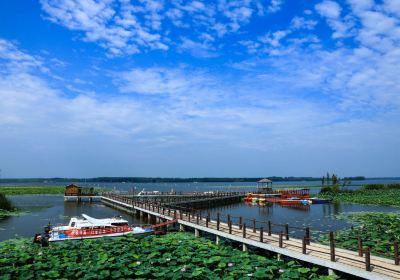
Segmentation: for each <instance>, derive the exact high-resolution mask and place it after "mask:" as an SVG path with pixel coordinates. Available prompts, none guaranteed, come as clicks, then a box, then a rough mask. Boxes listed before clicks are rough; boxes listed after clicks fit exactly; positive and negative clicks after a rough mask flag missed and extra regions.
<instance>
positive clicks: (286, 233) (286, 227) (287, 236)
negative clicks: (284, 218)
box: [285, 224, 289, 240]
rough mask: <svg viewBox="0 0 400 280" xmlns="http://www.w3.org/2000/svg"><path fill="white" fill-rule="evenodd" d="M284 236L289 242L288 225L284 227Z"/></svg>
mask: <svg viewBox="0 0 400 280" xmlns="http://www.w3.org/2000/svg"><path fill="white" fill-rule="evenodd" d="M285 236H286V240H289V225H288V224H286V225H285Z"/></svg>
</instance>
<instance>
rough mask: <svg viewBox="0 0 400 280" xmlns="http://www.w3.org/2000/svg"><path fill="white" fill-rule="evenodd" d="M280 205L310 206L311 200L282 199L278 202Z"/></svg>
mask: <svg viewBox="0 0 400 280" xmlns="http://www.w3.org/2000/svg"><path fill="white" fill-rule="evenodd" d="M278 202H279V203H280V204H281V205H300V204H302V205H310V204H311V203H312V201H311V200H308V199H299V198H294V197H292V198H290V199H283V200H279V201H278Z"/></svg>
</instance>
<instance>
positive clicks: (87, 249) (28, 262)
mask: <svg viewBox="0 0 400 280" xmlns="http://www.w3.org/2000/svg"><path fill="white" fill-rule="evenodd" d="M50 246H51V247H49V248H41V247H39V246H37V245H36V244H35V245H33V244H32V243H31V240H27V239H14V240H8V241H4V242H1V243H0V275H2V277H3V279H17V278H18V279H27V278H34V279H60V278H65V279H120V278H137V279H149V278H150V279H155V278H161V279H186V278H196V279H221V278H222V277H223V278H224V279H250V278H263V279H277V278H281V279H332V278H330V277H328V276H320V275H318V273H320V271H319V269H318V268H317V267H311V268H309V267H304V266H301V265H299V264H298V263H297V262H295V261H289V262H284V261H282V260H277V259H276V258H270V259H268V258H266V257H263V256H259V255H256V254H253V253H245V252H241V251H239V250H236V249H232V247H229V246H224V245H219V246H217V245H215V244H214V243H213V242H211V241H207V240H206V239H202V238H195V237H194V236H193V235H190V234H186V233H175V234H169V235H166V236H162V237H157V236H150V237H148V238H145V239H140V240H138V239H135V238H133V237H122V238H114V239H106V238H105V239H96V240H84V241H77V242H63V243H56V244H51V245H50Z"/></svg>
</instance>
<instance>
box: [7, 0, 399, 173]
mask: <svg viewBox="0 0 400 280" xmlns="http://www.w3.org/2000/svg"><path fill="white" fill-rule="evenodd" d="M399 146H400V1H399V0H379V1H378V0H376V1H374V0H341V1H333V0H315V1H314V0H296V1H295V0H232V1H225V0H215V1H211V0H209V1H201V0H194V1H193V0H188V1H183V0H171V1H161V0H154V1H148V0H138V1H130V0H40V1H33V0H4V1H0V169H1V170H2V171H1V176H2V177H3V178H15V177H25V178H26V177H96V176H159V177H207V176H209V177H211V176H212V177H264V176H322V175H323V174H326V172H330V173H332V172H334V173H336V174H338V175H339V177H343V176H356V175H364V176H367V177H383V176H400V167H399V164H398V162H399V158H400V147H399Z"/></svg>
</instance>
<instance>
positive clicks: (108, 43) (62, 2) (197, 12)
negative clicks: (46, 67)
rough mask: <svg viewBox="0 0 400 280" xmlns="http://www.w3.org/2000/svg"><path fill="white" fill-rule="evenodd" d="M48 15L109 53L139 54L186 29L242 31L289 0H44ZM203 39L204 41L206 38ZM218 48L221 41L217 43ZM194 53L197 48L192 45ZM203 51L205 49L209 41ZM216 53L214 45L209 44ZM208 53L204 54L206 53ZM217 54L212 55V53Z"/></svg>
mask: <svg viewBox="0 0 400 280" xmlns="http://www.w3.org/2000/svg"><path fill="white" fill-rule="evenodd" d="M40 2H41V4H42V9H43V11H44V12H45V16H44V17H45V18H46V19H48V20H50V21H52V22H54V23H56V24H59V25H62V26H64V27H66V28H68V29H70V30H73V31H78V32H81V34H83V38H82V39H83V40H84V41H87V42H94V43H97V44H98V45H100V46H101V47H103V48H105V49H106V50H107V52H108V55H111V56H119V55H124V54H137V53H140V52H143V51H148V50H162V51H166V50H169V49H170V48H171V47H178V48H180V49H181V50H182V49H185V48H182V46H181V45H179V44H178V46H177V44H175V42H176V39H177V38H176V37H174V36H177V37H178V38H179V37H180V36H182V35H181V34H180V33H181V32H186V31H187V30H188V29H190V30H191V36H190V37H189V35H187V34H185V37H188V38H187V39H188V41H187V42H201V39H202V38H201V36H202V34H204V33H207V34H208V35H209V36H211V37H213V38H221V37H223V36H225V35H227V34H230V33H236V32H239V31H240V30H241V29H242V28H243V26H245V25H247V24H248V23H249V22H250V20H251V19H252V18H253V17H256V16H262V15H263V14H264V13H263V11H264V10H265V9H267V10H269V11H270V12H276V11H278V10H279V9H280V7H281V5H282V3H283V1H281V0H272V2H271V3H270V6H268V7H266V5H265V4H264V3H263V2H261V1H259V0H237V1H226V0H215V1H201V0H193V1H181V0H176V1H172V2H165V1H161V0H157V1H149V0H141V1H137V2H135V3H132V2H131V1H129V0H120V1H116V0H104V1H96V0H86V1H78V0H40ZM200 44H201V43H200ZM214 48H216V46H214ZM186 49H187V50H188V51H189V52H190V53H194V54H195V55H197V53H195V52H193V48H186ZM201 49H202V51H200V52H201V53H203V54H205V53H206V52H205V48H204V45H203V46H202V48H201ZM208 51H209V52H208V53H210V48H208ZM202 56H203V55H202ZM206 56H211V55H206Z"/></svg>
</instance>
